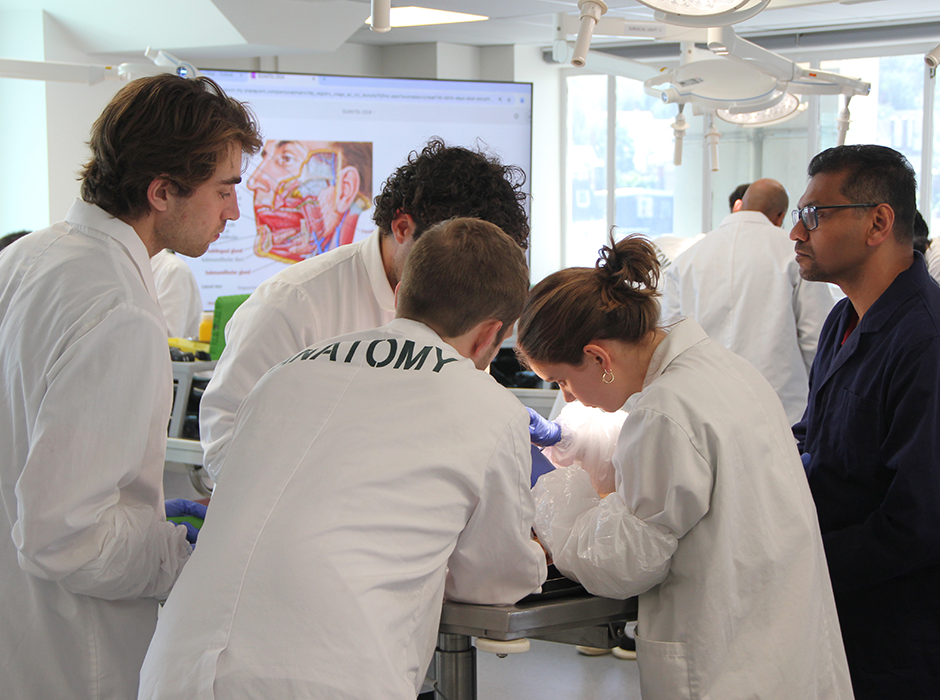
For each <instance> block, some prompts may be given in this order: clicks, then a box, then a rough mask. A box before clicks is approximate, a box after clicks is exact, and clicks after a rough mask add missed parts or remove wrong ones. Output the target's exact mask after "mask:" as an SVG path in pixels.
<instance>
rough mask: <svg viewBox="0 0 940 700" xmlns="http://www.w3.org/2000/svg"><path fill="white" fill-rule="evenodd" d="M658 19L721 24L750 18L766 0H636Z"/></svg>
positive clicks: (689, 24)
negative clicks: (651, 11) (652, 11)
mask: <svg viewBox="0 0 940 700" xmlns="http://www.w3.org/2000/svg"><path fill="white" fill-rule="evenodd" d="M637 2H639V3H642V4H643V5H646V6H647V7H649V8H652V9H653V10H655V11H656V12H655V14H654V15H653V17H654V19H656V20H657V21H659V22H667V23H669V24H678V25H680V26H685V27H724V26H727V25H729V24H736V23H738V22H743V21H744V20H746V19H750V18H751V17H753V16H754V15H756V14H757V13H758V12H760V11H761V10H763V9H764V8H765V7H767V5H769V4H770V0H637Z"/></svg>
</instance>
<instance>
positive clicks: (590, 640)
mask: <svg viewBox="0 0 940 700" xmlns="http://www.w3.org/2000/svg"><path fill="white" fill-rule="evenodd" d="M636 611H637V603H636V598H628V599H627V600H613V599H610V598H599V597H597V596H592V595H590V594H588V593H585V592H583V591H580V592H578V593H575V594H572V595H567V596H563V597H558V598H552V599H545V600H541V599H539V598H538V597H537V596H536V597H533V598H531V599H526V600H524V601H520V602H519V603H516V604H515V605H467V604H464V603H449V602H445V603H444V608H443V610H442V611H441V625H440V629H439V631H438V643H437V651H436V652H435V654H434V662H433V663H432V664H431V668H430V670H429V672H428V676H429V679H430V680H433V682H434V688H435V700H476V696H477V684H476V649H475V648H474V646H473V644H472V641H471V637H484V638H486V639H495V640H499V641H511V640H514V639H523V638H526V639H542V640H547V641H551V642H560V643H562V644H579V645H584V646H591V647H600V648H604V649H610V648H612V647H614V646H615V645H616V644H617V641H618V639H619V637H620V633H621V632H622V631H623V627H624V625H625V624H626V623H627V622H631V621H633V620H636Z"/></svg>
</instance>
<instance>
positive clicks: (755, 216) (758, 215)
mask: <svg viewBox="0 0 940 700" xmlns="http://www.w3.org/2000/svg"><path fill="white" fill-rule="evenodd" d="M745 222H746V223H753V224H770V225H771V226H772V225H773V222H772V221H771V220H770V219H768V218H767V217H766V216H765V215H764V214H763V212H759V211H743V210H742V211H736V212H732V213H730V214H728V215H727V216H726V217H725V218H724V219H722V220H721V226H730V225H733V224H743V223H745Z"/></svg>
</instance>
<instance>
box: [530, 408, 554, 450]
mask: <svg viewBox="0 0 940 700" xmlns="http://www.w3.org/2000/svg"><path fill="white" fill-rule="evenodd" d="M526 410H527V411H528V412H529V439H530V440H532V443H533V444H535V445H538V446H539V447H551V446H552V445H554V444H555V443H556V442H558V441H559V440H561V426H560V425H558V423H556V422H554V421H550V420H547V419H545V418H542V416H540V415H539V414H538V412H537V411H534V410H532V409H531V408H528V407H526Z"/></svg>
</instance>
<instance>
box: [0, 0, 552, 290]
mask: <svg viewBox="0 0 940 700" xmlns="http://www.w3.org/2000/svg"><path fill="white" fill-rule="evenodd" d="M23 14H24V15H28V16H24V17H22V18H17V19H19V20H21V24H22V23H23V22H25V24H22V26H25V27H26V28H27V29H31V31H32V33H33V35H34V36H33V37H32V38H29V34H28V32H26V31H24V30H23V29H22V28H21V29H20V30H19V32H18V35H19V36H24V37H27V38H25V39H24V40H23V41H22V42H21V43H22V46H21V47H20V48H21V50H22V52H24V53H23V55H17V56H10V57H11V58H13V57H15V58H28V56H26V55H25V52H26V50H27V49H28V48H29V47H35V46H36V45H37V44H38V45H44V46H45V47H46V50H45V51H44V52H42V55H41V56H40V55H34V56H33V60H43V59H44V60H49V61H66V62H71V63H90V64H102V63H105V61H104V60H103V59H102V58H101V57H98V56H93V55H89V54H86V53H84V52H83V51H82V50H81V49H80V48H79V47H77V46H75V44H74V42H73V41H72V40H71V38H70V36H69V34H68V32H66V31H65V30H64V29H63V28H62V27H61V26H60V25H59V24H58V23H57V22H56V20H55V19H54V18H52V17H50V16H49V15H46V14H44V13H42V12H38V11H37V12H35V13H32V12H31V13H23ZM2 19H4V20H5V21H3V22H2V23H0V26H2V27H4V28H7V27H10V26H11V25H10V23H9V22H8V21H6V20H7V18H6V17H5V16H4V17H3V18H2ZM0 42H2V43H0V45H2V46H4V47H10V46H12V47H17V46H19V45H17V44H15V43H12V42H8V41H7V40H6V39H5V38H4V37H3V35H0ZM121 60H126V61H131V62H141V57H137V56H127V57H124V58H122V59H121ZM112 61H113V62H120V61H117V60H115V59H113V58H111V57H109V60H108V62H112ZM197 64H198V65H199V66H200V67H203V68H216V69H225V68H230V69H233V70H271V71H284V72H296V73H305V72H311V73H325V74H333V75H379V76H383V77H402V78H443V79H451V80H478V79H479V80H504V81H519V82H531V83H532V84H533V95H534V110H533V119H532V128H533V137H532V145H533V148H532V154H533V155H532V172H533V176H532V181H531V187H532V200H531V223H532V245H531V263H532V278H533V282H536V281H538V280H540V279H541V278H542V277H544V276H545V275H547V274H549V273H550V272H553V271H554V270H556V269H558V268H559V267H560V265H561V204H560V202H561V189H560V188H561V184H560V182H561V181H560V167H561V126H560V86H561V78H560V72H559V66H556V65H550V64H547V63H545V62H544V61H543V60H542V52H541V49H540V48H539V47H537V46H494V47H485V48H478V47H471V46H462V45H458V44H444V43H436V44H410V45H403V46H389V47H377V46H364V45H357V44H345V45H343V46H342V47H340V49H338V50H337V51H335V52H333V53H331V54H307V55H284V56H272V57H260V58H232V59H218V60H200V61H197ZM121 85H122V83H117V82H105V83H100V84H98V85H92V86H88V85H72V84H67V83H52V82H50V83H45V84H44V83H42V82H39V81H36V82H33V81H24V80H0V97H3V98H4V99H3V100H2V102H0V129H2V132H3V133H5V134H15V135H16V138H15V139H9V141H10V143H11V144H13V145H15V146H16V148H17V149H18V150H17V151H16V152H15V157H14V158H13V159H12V160H13V161H14V162H23V163H28V164H29V166H30V168H29V171H28V172H17V171H16V170H13V169H7V170H6V171H5V172H4V174H3V175H2V177H4V178H6V180H0V185H2V186H3V189H2V190H0V191H2V192H4V202H5V203H6V202H9V203H12V204H13V205H14V206H10V205H9V204H7V205H5V206H4V207H0V217H3V218H0V223H2V224H3V225H2V226H0V232H7V231H12V230H16V229H19V228H41V227H44V226H47V225H49V224H50V223H51V222H54V221H59V220H61V219H62V218H63V217H64V216H65V214H66V212H67V211H68V208H69V206H71V203H72V201H73V200H74V199H75V198H76V197H77V196H78V195H79V185H78V182H77V180H76V178H77V176H78V172H79V170H80V169H81V167H82V164H83V163H84V161H85V160H86V159H87V157H88V149H87V145H86V142H87V140H88V135H89V133H90V129H91V127H92V124H93V123H94V121H95V119H96V118H97V117H98V115H99V114H100V113H101V111H102V110H103V109H104V107H105V106H106V105H107V103H108V101H109V100H110V99H111V97H112V96H113V95H114V93H115V92H117V90H118V89H119V88H120V87H121ZM8 94H9V95H11V96H18V97H17V103H16V104H17V106H16V109H12V110H11V109H9V108H7V107H6V106H5V105H8V104H9V102H8V100H7V99H6V95H8ZM418 145H419V144H416V147H417V146H418ZM8 192H17V196H15V197H14V196H12V195H11V196H10V197H8V196H7V193H8ZM27 214H31V215H32V216H31V217H29V220H23V219H25V218H28V217H27Z"/></svg>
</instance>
